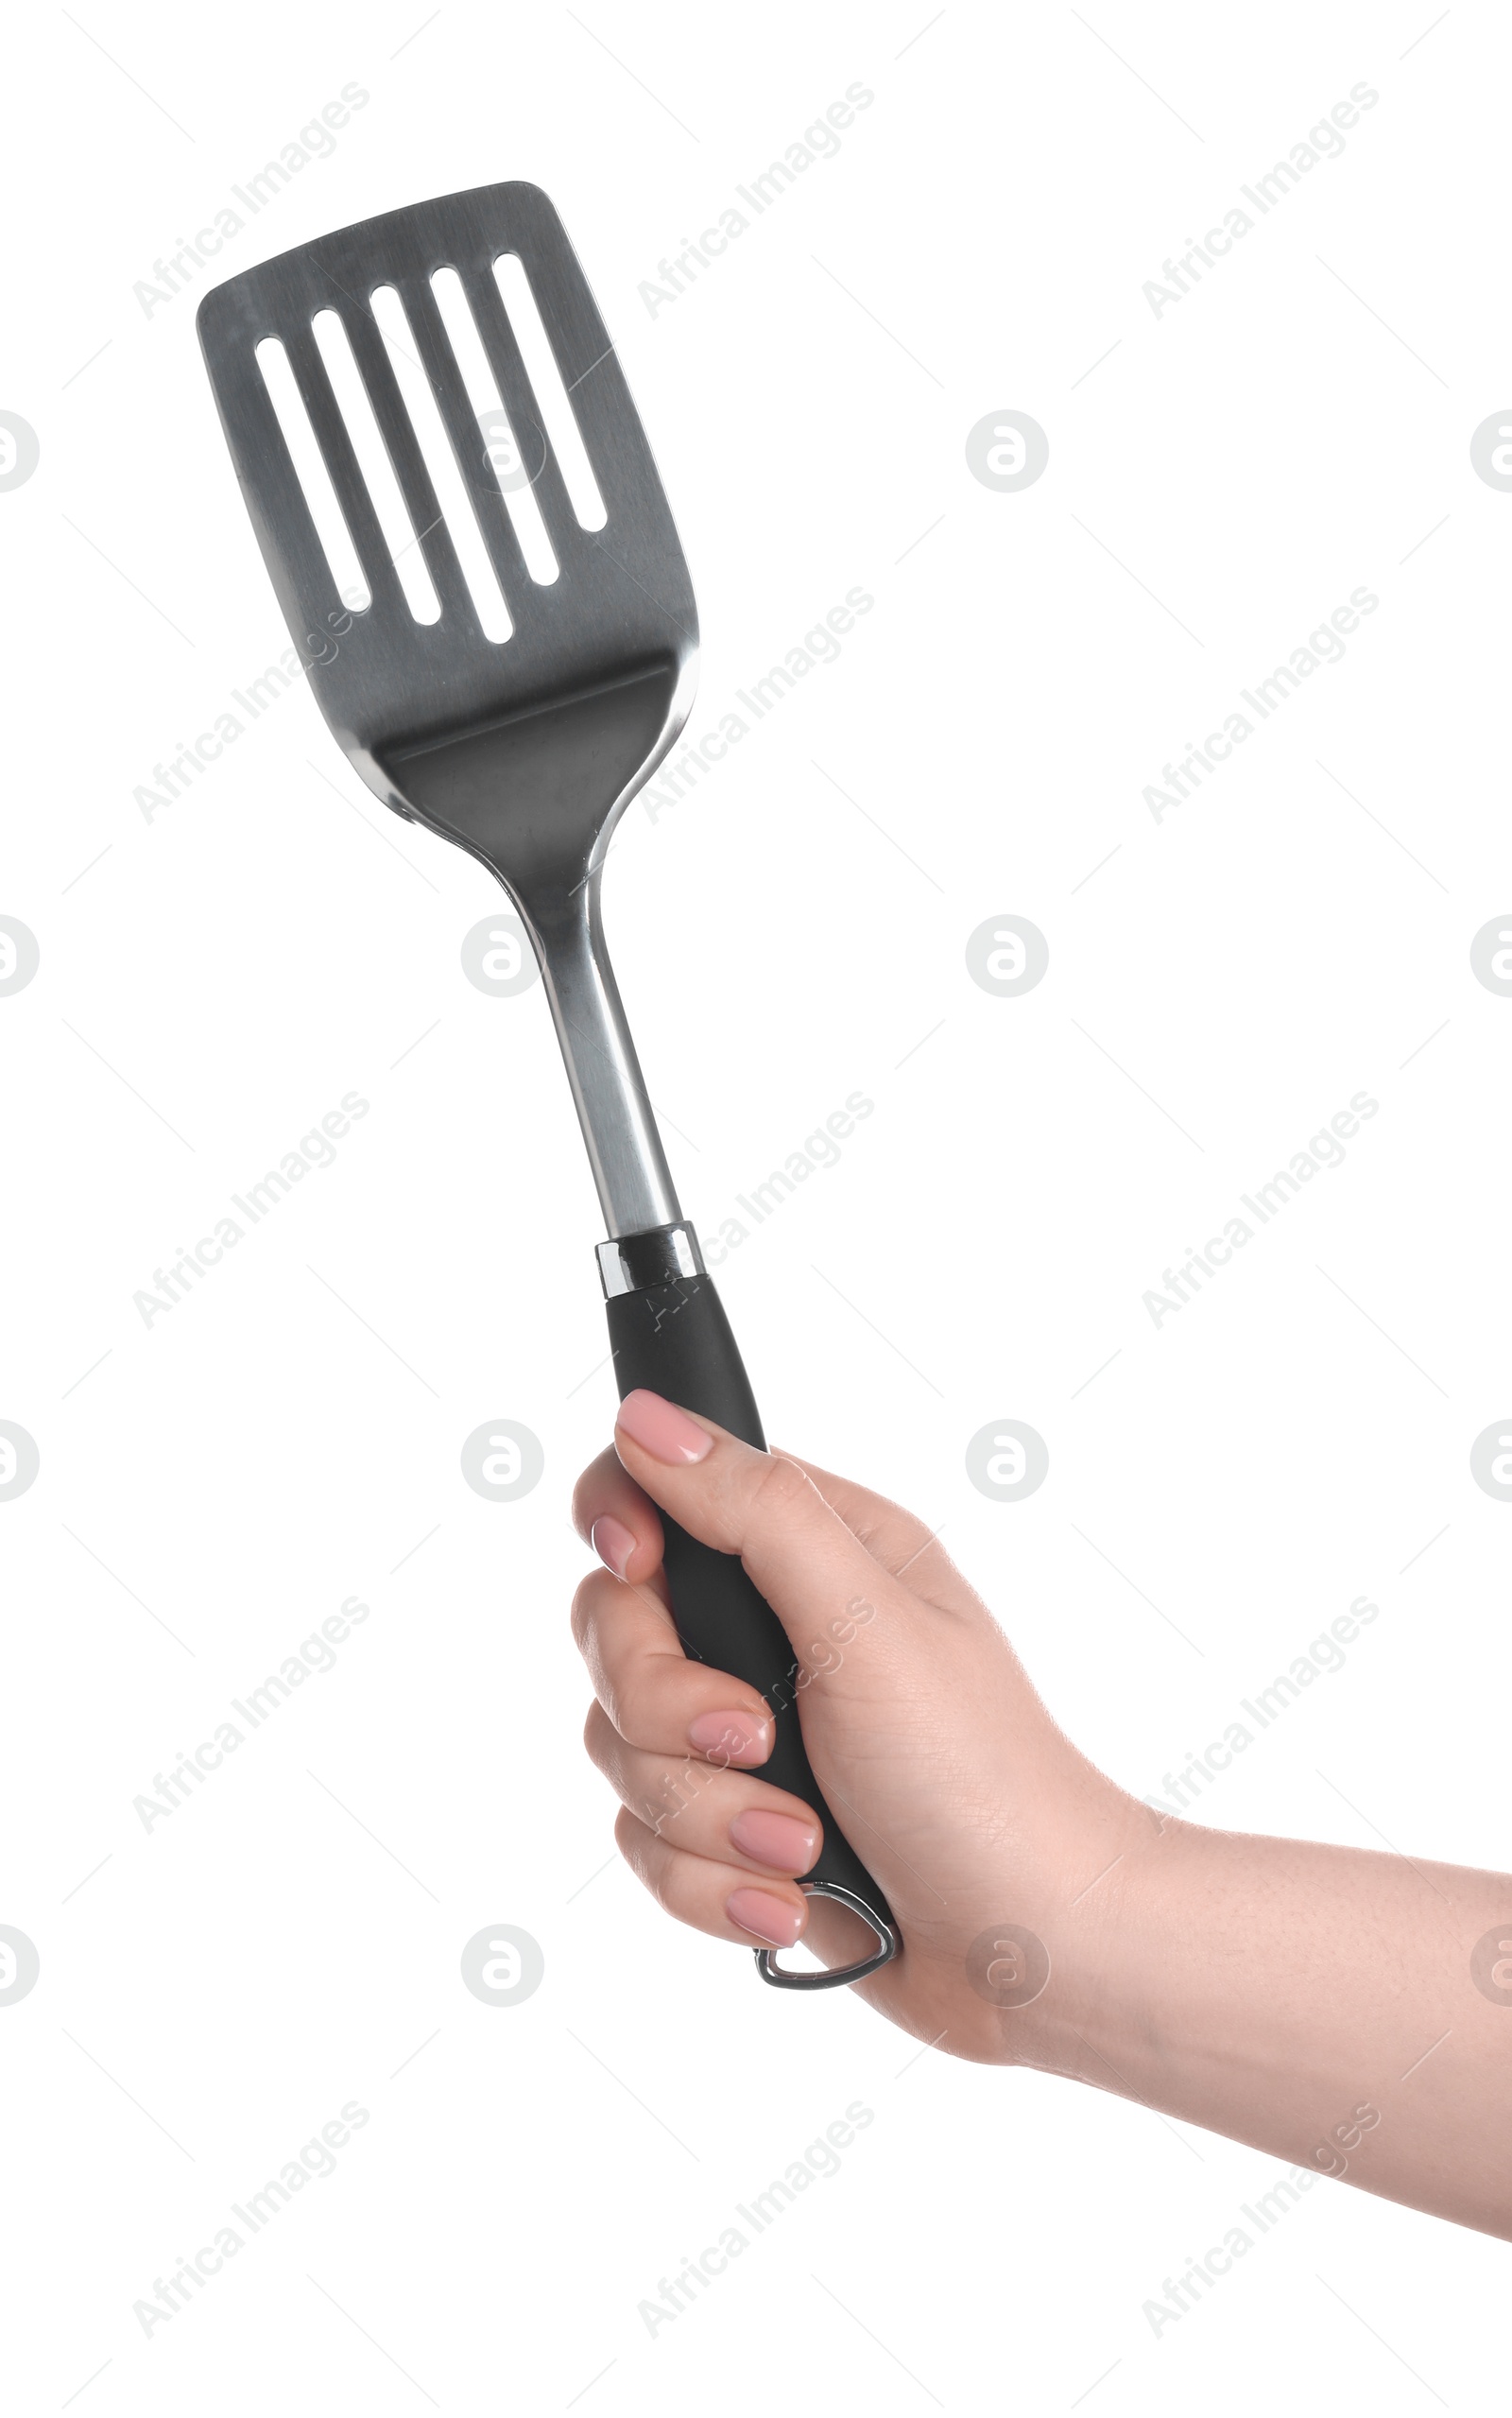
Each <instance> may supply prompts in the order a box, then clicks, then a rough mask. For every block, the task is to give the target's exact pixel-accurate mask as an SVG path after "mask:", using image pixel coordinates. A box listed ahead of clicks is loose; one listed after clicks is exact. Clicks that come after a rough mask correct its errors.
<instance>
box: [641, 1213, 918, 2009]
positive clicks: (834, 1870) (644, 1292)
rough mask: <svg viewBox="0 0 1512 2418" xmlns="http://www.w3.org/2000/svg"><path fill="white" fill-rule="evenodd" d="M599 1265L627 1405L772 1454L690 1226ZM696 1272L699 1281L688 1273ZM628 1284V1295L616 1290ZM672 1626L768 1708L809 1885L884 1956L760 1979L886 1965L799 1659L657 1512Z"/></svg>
mask: <svg viewBox="0 0 1512 2418" xmlns="http://www.w3.org/2000/svg"><path fill="white" fill-rule="evenodd" d="M599 1265H600V1269H601V1270H602V1271H603V1273H604V1279H605V1285H606V1289H607V1290H608V1292H609V1300H608V1304H607V1306H608V1311H609V1334H610V1345H611V1347H612V1349H613V1354H614V1375H615V1382H616V1384H617V1385H618V1387H619V1390H620V1395H621V1398H622V1399H623V1397H624V1396H625V1395H626V1394H627V1393H629V1392H631V1391H632V1390H634V1388H635V1387H637V1386H644V1387H646V1388H647V1389H648V1390H650V1391H651V1392H653V1393H660V1394H663V1395H664V1396H665V1397H666V1399H667V1400H668V1401H669V1402H677V1403H681V1404H682V1406H683V1408H685V1409H688V1410H693V1411H697V1412H701V1414H702V1415H703V1417H704V1418H706V1419H713V1420H714V1421H716V1422H717V1423H718V1425H720V1426H721V1427H727V1428H728V1429H729V1430H730V1434H731V1435H734V1436H739V1437H740V1438H741V1440H742V1442H745V1443H747V1444H754V1445H755V1447H756V1448H757V1450H758V1451H759V1452H765V1449H766V1440H765V1436H764V1435H763V1433H762V1423H761V1419H760V1416H759V1415H758V1412H757V1409H756V1402H755V1397H754V1396H753V1394H752V1392H751V1390H750V1383H749V1380H748V1379H747V1375H746V1371H745V1368H744V1366H743V1364H742V1361H741V1356H740V1352H739V1349H738V1347H737V1345H736V1342H735V1339H734V1336H733V1335H732V1334H731V1333H730V1321H729V1320H728V1319H727V1318H726V1316H725V1311H724V1304H723V1303H722V1302H721V1301H720V1299H719V1296H718V1294H717V1293H716V1292H715V1290H714V1287H713V1280H712V1278H710V1277H709V1276H708V1275H707V1274H705V1273H704V1272H703V1269H702V1266H701V1261H700V1258H699V1254H698V1251H697V1245H696V1239H695V1238H694V1237H693V1235H692V1233H691V1230H690V1229H689V1228H687V1227H685V1226H676V1227H663V1228H662V1229H660V1230H659V1231H658V1232H657V1233H656V1234H651V1235H632V1236H630V1237H628V1238H627V1239H626V1240H624V1241H622V1242H619V1243H606V1244H605V1245H604V1246H603V1248H602V1250H601V1251H600V1253H599ZM688 1270H691V1271H692V1272H685V1271H688ZM616 1287H622V1288H623V1289H615V1288H616ZM662 1529H663V1532H664V1535H665V1539H666V1552H665V1563H666V1574H667V1583H668V1586H669V1588H670V1590H671V1595H672V1613H673V1618H674V1619H675V1621H676V1623H677V1629H678V1635H679V1637H680V1638H681V1640H682V1644H683V1647H684V1649H685V1650H686V1651H687V1652H688V1653H689V1654H691V1655H693V1656H694V1657H695V1658H696V1660H697V1661H699V1662H703V1663H709V1664H711V1665H713V1667H715V1668H717V1669H719V1670H726V1671H731V1672H733V1674H734V1675H735V1677H736V1678H737V1679H742V1680H744V1681H745V1682H746V1683H747V1685H748V1686H750V1687H754V1688H755V1689H756V1691H757V1693H758V1695H760V1696H762V1697H764V1698H765V1701H766V1702H767V1704H768V1705H769V1706H771V1707H772V1709H773V1711H774V1714H775V1719H776V1740H777V1742H776V1745H775V1746H774V1748H773V1750H772V1753H771V1755H770V1757H769V1759H768V1760H767V1761H766V1762H765V1763H764V1764H763V1765H762V1766H761V1768H760V1774H759V1776H760V1777H761V1778H762V1779H764V1780H770V1781H771V1782H772V1783H773V1785H774V1786H775V1787H777V1788H786V1789H789V1790H790V1791H791V1792H792V1794H793V1795H794V1796H795V1797H801V1798H802V1799H803V1802H804V1803H805V1805H812V1807H813V1808H814V1811H815V1812H816V1814H817V1815H818V1817H819V1819H820V1821H821V1822H822V1823H823V1825H824V1844H823V1847H822V1849H821V1850H820V1854H819V1858H818V1861H817V1863H816V1865H815V1867H814V1869H813V1871H812V1872H810V1873H808V1874H805V1875H804V1878H803V1881H802V1883H801V1886H802V1888H803V1889H804V1890H805V1891H807V1892H809V1893H810V1894H812V1895H816V1896H824V1897H833V1898H836V1899H838V1901H839V1902H840V1903H841V1904H842V1905H846V1906H849V1907H851V1909H852V1910H853V1911H854V1912H855V1913H858V1914H860V1915H861V1916H862V1917H863V1918H864V1919H865V1920H866V1921H867V1922H868V1923H869V1924H870V1926H871V1927H872V1929H873V1931H874V1932H875V1933H876V1935H877V1943H878V1944H877V1948H876V1950H875V1951H874V1952H873V1953H872V1954H871V1955H869V1956H868V1957H865V1958H863V1959H861V1960H859V1961H858V1962H856V1963H854V1964H851V1965H847V1966H844V1967H843V1968H840V1969H839V1970H836V1971H833V1972H816V1973H783V1972H782V1971H781V1970H780V1969H779V1967H778V1964H777V1960H776V1958H775V1956H774V1955H773V1953H772V1951H771V1950H770V1949H763V1950H762V1951H760V1953H759V1954H758V1956H757V1960H756V1961H757V1965H758V1968H759V1970H760V1972H761V1974H762V1978H763V1979H764V1980H766V1981H770V1982H773V1983H775V1984H776V1985H777V1986H778V1987H780V1988H784V1989H793V1990H820V1989H830V1988H833V1987H835V1986H837V1985H838V1984H840V1983H842V1982H847V1981H854V1980H857V1979H859V1978H860V1977H861V1975H862V1974H864V1973H872V1972H874V1971H875V1970H876V1968H877V1967H878V1966H879V1965H883V1964H886V1963H887V1962H889V1960H891V1959H892V1958H893V1957H895V1956H896V1955H897V1954H898V1953H899V1950H900V1946H901V1943H900V1941H899V1937H898V1929H897V1925H896V1924H895V1923H894V1921H893V1917H892V1912H891V1909H890V1908H889V1907H888V1904H887V1901H886V1899H885V1897H884V1895H883V1893H882V1891H881V1890H880V1889H879V1888H878V1887H877V1884H876V1882H875V1881H874V1880H873V1879H872V1877H871V1875H870V1874H869V1873H868V1871H867V1868H866V1866H865V1865H864V1864H863V1863H862V1861H861V1859H860V1857H858V1856H857V1855H856V1853H855V1851H854V1849H853V1848H852V1847H851V1844H850V1841H849V1840H848V1839H846V1837H845V1834H844V1832H843V1831H842V1830H841V1828H840V1825H839V1823H838V1822H836V1821H835V1818H834V1816H833V1813H832V1812H831V1811H830V1808H829V1806H828V1805H826V1804H825V1802H824V1799H823V1797H822V1795H821V1794H820V1792H819V1784H818V1782H817V1781H816V1779H815V1777H814V1772H813V1770H812V1768H811V1766H810V1763H809V1758H808V1753H807V1750H806V1748H805V1747H804V1744H803V1733H802V1730H801V1728H800V1726H799V1711H798V1702H799V1699H798V1688H797V1684H796V1683H797V1674H798V1667H799V1658H798V1655H797V1654H796V1652H795V1651H794V1649H793V1647H792V1645H791V1643H790V1642H789V1639H788V1636H787V1632H786V1631H785V1630H784V1629H783V1627H782V1622H781V1621H780V1620H779V1619H778V1617H777V1615H776V1614H775V1612H773V1610H772V1609H771V1606H770V1605H769V1604H768V1603H767V1602H766V1600H765V1598H764V1597H763V1596H762V1595H761V1594H759V1592H758V1591H757V1589H756V1587H755V1586H754V1585H753V1583H752V1581H751V1580H750V1579H749V1578H747V1574H746V1571H745V1569H744V1568H743V1566H742V1564H741V1562H740V1559H739V1557H738V1555H736V1554H732V1553H720V1552H717V1551H716V1550H715V1549H714V1547H713V1546H708V1545H702V1544H700V1543H699V1542H698V1540H697V1538H696V1537H692V1536H689V1535H688V1534H687V1533H686V1531H685V1530H684V1529H680V1528H679V1527H678V1525H677V1523H676V1522H675V1521H673V1520H669V1519H668V1518H667V1516H666V1514H665V1512H663V1513H662Z"/></svg>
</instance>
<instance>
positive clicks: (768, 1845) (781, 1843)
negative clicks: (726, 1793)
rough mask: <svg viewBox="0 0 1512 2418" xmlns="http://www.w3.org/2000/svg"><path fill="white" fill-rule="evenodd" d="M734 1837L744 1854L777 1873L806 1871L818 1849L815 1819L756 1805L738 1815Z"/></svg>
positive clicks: (731, 1831)
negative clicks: (802, 1819)
mask: <svg viewBox="0 0 1512 2418" xmlns="http://www.w3.org/2000/svg"><path fill="white" fill-rule="evenodd" d="M730 1838H731V1839H732V1840H733V1841H734V1844H735V1845H736V1846H737V1847H738V1848H739V1849H740V1852H741V1854H742V1855H743V1856H748V1857H750V1859H751V1861H752V1863H753V1864H769V1865H770V1866H771V1868H772V1870H773V1872H774V1873H795V1874H796V1873H806V1872H807V1871H808V1868H809V1866H810V1865H811V1864H812V1863H813V1861H814V1858H815V1857H816V1854H817V1852H818V1843H819V1842H818V1839H817V1837H816V1833H815V1829H814V1825H813V1823H812V1822H799V1820H798V1819H797V1817H796V1815H793V1814H780V1813H766V1812H765V1811H764V1810H763V1809H762V1808H761V1807H760V1806H756V1805H750V1806H747V1810H746V1811H745V1812H744V1813H738V1814H737V1815H736V1816H735V1819H734V1821H733V1822H731V1823H730Z"/></svg>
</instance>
